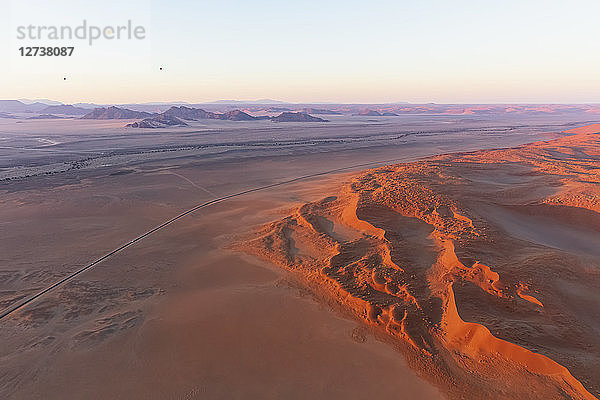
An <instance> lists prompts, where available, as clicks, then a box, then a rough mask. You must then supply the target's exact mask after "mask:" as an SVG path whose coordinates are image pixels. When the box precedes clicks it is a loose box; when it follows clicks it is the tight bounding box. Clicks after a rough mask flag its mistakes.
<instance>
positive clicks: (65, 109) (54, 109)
mask: <svg viewBox="0 0 600 400" xmlns="http://www.w3.org/2000/svg"><path fill="white" fill-rule="evenodd" d="M40 112H42V113H47V114H63V115H85V114H87V113H89V112H90V109H89V108H82V107H75V106H72V105H70V104H60V105H54V106H48V107H46V108H44V109H43V110H41V111H40Z"/></svg>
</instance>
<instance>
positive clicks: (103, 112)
mask: <svg viewBox="0 0 600 400" xmlns="http://www.w3.org/2000/svg"><path fill="white" fill-rule="evenodd" d="M151 115H152V114H150V113H148V112H145V111H133V110H129V109H127V108H120V107H115V106H111V107H108V108H105V107H100V108H94V110H93V111H92V112H90V113H88V114H85V115H84V116H83V117H81V118H82V119H138V118H147V117H150V116H151Z"/></svg>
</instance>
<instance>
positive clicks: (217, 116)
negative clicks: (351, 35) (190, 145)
mask: <svg viewBox="0 0 600 400" xmlns="http://www.w3.org/2000/svg"><path fill="white" fill-rule="evenodd" d="M123 111H128V112H131V110H123ZM123 113H124V112H121V113H120V114H123ZM205 119H211V120H221V121H257V120H271V121H273V122H328V121H327V120H324V119H322V118H318V117H313V116H312V115H309V114H306V113H302V112H283V113H281V114H279V115H278V116H276V117H268V116H260V117H255V116H252V115H250V114H248V113H245V112H243V111H240V110H233V111H228V112H225V113H214V112H210V111H206V110H203V109H201V108H192V107H186V106H173V107H171V108H169V109H168V110H167V111H165V112H164V113H161V114H156V115H152V116H150V117H148V118H145V119H143V120H141V121H138V122H134V123H131V124H127V125H126V126H127V127H129V128H164V127H169V126H188V124H187V123H185V122H184V120H185V121H198V120H205Z"/></svg>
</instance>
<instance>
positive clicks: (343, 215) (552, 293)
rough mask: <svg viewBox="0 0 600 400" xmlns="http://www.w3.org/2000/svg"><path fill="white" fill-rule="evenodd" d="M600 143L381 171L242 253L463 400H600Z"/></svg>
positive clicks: (596, 138)
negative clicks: (355, 323)
mask: <svg viewBox="0 0 600 400" xmlns="http://www.w3.org/2000/svg"><path fill="white" fill-rule="evenodd" d="M596 132H600V124H599V125H592V126H587V127H581V128H577V129H573V130H571V131H568V132H567V133H569V134H571V136H565V137H563V138H561V139H557V140H554V141H550V142H538V143H533V144H530V145H524V146H520V147H518V148H514V149H502V150H488V151H477V152H471V153H462V154H451V155H444V156H438V157H434V158H430V159H428V160H425V161H420V162H414V163H410V164H399V165H393V166H387V167H383V168H378V169H374V170H368V171H365V172H363V173H362V174H360V175H358V176H356V177H355V178H354V179H353V180H352V181H351V182H350V183H349V184H348V185H347V186H346V187H345V189H344V190H342V191H341V192H340V193H331V194H330V196H329V197H326V198H324V199H323V200H321V201H318V202H314V203H308V204H305V205H303V206H301V207H300V208H299V209H298V210H296V212H295V213H293V214H291V215H289V216H288V217H286V218H283V219H281V220H279V221H276V222H273V223H271V224H269V225H267V226H265V227H263V228H262V229H261V230H259V231H258V232H256V233H255V234H254V235H253V236H252V237H250V238H244V240H243V241H240V242H239V243H238V244H237V245H236V248H238V249H240V250H242V251H245V252H248V253H251V254H254V255H257V256H259V257H262V258H264V259H267V260H270V261H271V262H273V263H275V264H278V265H280V266H281V267H283V268H286V269H287V270H289V271H290V272H291V273H292V274H293V275H294V276H296V277H297V279H298V280H300V281H301V282H302V283H303V284H304V285H305V286H306V288H308V289H310V290H311V291H312V293H313V294H314V295H315V297H317V298H318V299H320V300H321V301H323V302H326V303H327V304H329V305H331V306H332V307H334V308H335V309H337V310H338V311H340V312H342V313H345V314H348V315H351V316H353V317H354V318H356V319H358V320H360V321H362V322H363V323H364V324H365V325H367V326H369V327H370V328H371V329H372V330H373V332H374V333H375V334H377V335H378V337H380V338H381V339H382V340H385V341H389V342H390V343H392V344H394V345H395V346H397V347H398V349H399V350H401V351H402V352H403V353H404V354H405V356H406V357H407V359H408V361H409V363H410V364H411V366H413V367H414V368H416V369H418V370H420V371H421V372H422V374H423V375H424V376H425V377H427V378H428V379H429V380H431V381H432V382H434V383H436V384H437V385H438V386H439V387H440V388H442V389H443V390H445V392H446V393H447V394H448V395H449V397H450V398H464V397H466V398H490V399H507V398H510V399H567V398H568V399H594V398H596V397H595V396H598V395H599V394H600V335H599V334H598V333H599V332H600V296H599V295H598V293H599V289H600V215H599V214H598V213H599V212H600V200H599V199H600V185H599V183H600V172H599V169H598V166H599V165H600V164H599V162H600V135H596V134H595V133H596ZM596 244H597V246H596Z"/></svg>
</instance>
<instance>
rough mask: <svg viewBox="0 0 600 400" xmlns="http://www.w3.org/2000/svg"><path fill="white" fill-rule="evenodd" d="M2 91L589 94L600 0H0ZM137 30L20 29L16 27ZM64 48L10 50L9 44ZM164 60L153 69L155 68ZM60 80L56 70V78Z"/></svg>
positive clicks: (63, 95) (450, 96)
mask: <svg viewBox="0 0 600 400" xmlns="http://www.w3.org/2000/svg"><path fill="white" fill-rule="evenodd" d="M0 5H1V6H0V26H1V28H0V50H1V53H0V54H2V55H3V57H2V59H3V60H4V61H3V63H2V65H1V66H0V68H1V69H2V70H1V72H2V74H1V77H0V98H4V99H7V98H51V99H57V100H60V101H63V102H83V101H90V102H97V103H125V102H146V101H178V100H185V101H190V102H201V101H209V100H216V99H257V98H274V99H280V100H287V101H296V102H308V101H318V102H328V101H332V102H394V101H411V102H439V103H450V102H472V103H476V102H487V103H492V102H563V103H564V102H600V23H599V16H600V1H599V0H571V1H564V0H562V1H558V0H503V1H481V0H479V1H468V0H452V1H450V0H421V1H414V0H411V1H402V0H394V1H364V0H361V1H348V0H345V1H333V0H320V1H310V0H309V1H307V0H305V1H299V2H292V1H284V0H279V1H265V0H254V1H248V0H244V1H239V0H221V1H202V0H200V1H198V0H195V1H192V0H189V1H188V0H168V1H165V0H128V1H123V0H103V1H96V2H90V1H81V0H52V1H48V0H44V1H41V0H0ZM83 19H85V20H86V21H87V23H88V24H93V25H98V26H109V25H110V26H115V25H120V24H126V23H127V21H128V20H131V21H132V23H133V24H134V25H142V26H144V28H145V29H146V38H145V39H143V40H124V39H121V40H112V41H111V40H98V41H96V43H95V44H93V45H92V46H89V45H88V44H87V42H86V41H82V40H62V41H61V40H44V41H40V40H18V39H17V38H16V37H17V26H19V25H29V24H33V25H44V26H46V25H47V26H50V25H70V26H73V27H76V26H77V25H81V23H82V21H83ZM39 45H53V46H68V45H72V46H75V51H74V55H73V56H72V57H21V56H20V55H19V51H18V48H19V47H21V46H39ZM160 67H162V68H163V70H162V71H161V70H160V69H159V68H160ZM65 77H66V78H67V80H64V78H65Z"/></svg>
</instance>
